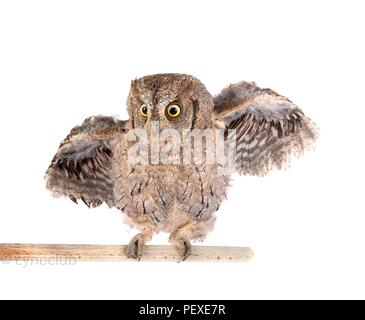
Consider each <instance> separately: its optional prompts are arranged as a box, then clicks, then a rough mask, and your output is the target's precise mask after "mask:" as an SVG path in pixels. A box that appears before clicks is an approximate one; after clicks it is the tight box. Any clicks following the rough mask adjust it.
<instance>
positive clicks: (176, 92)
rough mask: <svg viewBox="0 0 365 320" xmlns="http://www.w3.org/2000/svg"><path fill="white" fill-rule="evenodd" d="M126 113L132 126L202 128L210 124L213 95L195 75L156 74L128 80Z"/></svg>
mask: <svg viewBox="0 0 365 320" xmlns="http://www.w3.org/2000/svg"><path fill="white" fill-rule="evenodd" d="M127 104H128V112H129V116H130V120H131V123H132V127H133V128H147V127H148V126H149V125H150V124H151V121H158V122H159V126H160V128H171V129H180V128H183V129H194V128H199V129H205V128H208V127H209V126H210V118H211V113H212V112H213V98H212V96H211V95H210V93H209V92H208V90H207V89H206V88H205V86H204V85H203V84H202V83H201V82H200V81H199V80H198V79H196V78H195V77H193V76H190V75H185V74H156V75H151V76H146V77H143V78H140V79H136V80H133V81H132V85H131V90H130V93H129V96H128V102H127Z"/></svg>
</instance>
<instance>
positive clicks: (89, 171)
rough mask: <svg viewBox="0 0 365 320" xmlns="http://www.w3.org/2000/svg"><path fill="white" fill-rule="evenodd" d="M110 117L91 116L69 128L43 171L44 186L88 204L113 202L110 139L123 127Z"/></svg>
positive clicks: (89, 205)
mask: <svg viewBox="0 0 365 320" xmlns="http://www.w3.org/2000/svg"><path fill="white" fill-rule="evenodd" d="M123 125H124V123H123V122H121V121H116V120H114V119H113V118H111V117H101V116H99V117H91V118H88V119H86V120H85V121H84V123H83V124H82V125H81V126H78V127H75V128H74V129H72V131H71V133H70V134H69V135H68V136H67V138H66V139H65V140H64V141H62V143H61V146H60V148H59V150H58V152H57V153H56V155H55V156H54V158H53V160H52V163H51V165H50V167H49V168H48V170H47V172H46V177H45V179H46V183H47V188H48V189H49V190H50V191H51V192H52V193H53V195H54V196H57V197H59V196H66V197H69V198H70V199H71V200H72V201H73V202H75V203H78V201H82V202H84V203H85V204H86V205H87V206H88V207H89V208H91V207H93V208H95V207H97V206H99V205H101V204H102V203H103V202H105V203H107V204H108V206H109V207H112V206H114V197H113V187H114V181H113V178H112V175H111V166H112V158H113V152H112V150H111V147H110V146H109V145H110V140H111V139H112V137H113V135H114V134H115V133H116V132H119V131H121V130H124V127H123Z"/></svg>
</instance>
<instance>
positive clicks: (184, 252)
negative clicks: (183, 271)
mask: <svg viewBox="0 0 365 320" xmlns="http://www.w3.org/2000/svg"><path fill="white" fill-rule="evenodd" d="M175 246H176V247H177V248H178V250H179V252H180V256H181V260H182V261H185V260H186V259H187V258H189V256H190V255H191V243H190V241H189V240H178V241H175Z"/></svg>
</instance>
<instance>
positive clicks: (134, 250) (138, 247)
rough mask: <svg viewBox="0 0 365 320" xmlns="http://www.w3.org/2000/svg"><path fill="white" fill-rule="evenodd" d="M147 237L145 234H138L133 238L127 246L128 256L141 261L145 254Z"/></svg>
mask: <svg viewBox="0 0 365 320" xmlns="http://www.w3.org/2000/svg"><path fill="white" fill-rule="evenodd" d="M144 245H145V239H144V236H143V234H137V235H136V236H134V237H133V238H132V240H131V241H130V242H129V244H128V247H127V256H128V258H130V259H135V260H138V261H140V260H141V258H142V255H143V248H144Z"/></svg>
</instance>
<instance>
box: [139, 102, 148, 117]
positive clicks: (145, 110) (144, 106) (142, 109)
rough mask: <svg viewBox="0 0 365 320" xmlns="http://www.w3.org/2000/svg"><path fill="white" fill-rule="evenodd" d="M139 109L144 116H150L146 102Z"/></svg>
mask: <svg viewBox="0 0 365 320" xmlns="http://www.w3.org/2000/svg"><path fill="white" fill-rule="evenodd" d="M139 111H140V112H141V115H142V117H144V118H147V117H148V109H147V106H146V105H145V104H142V105H141V108H140V109H139Z"/></svg>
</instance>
